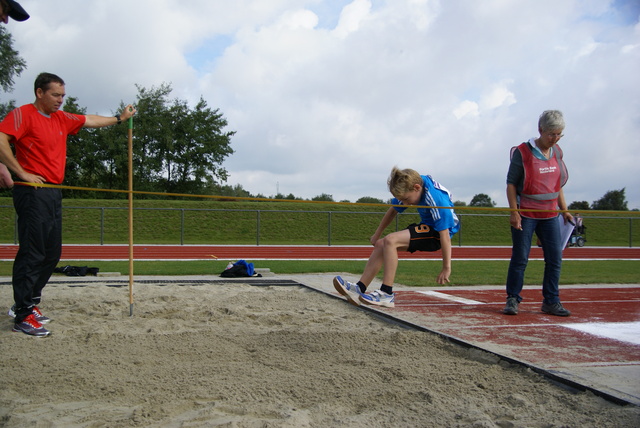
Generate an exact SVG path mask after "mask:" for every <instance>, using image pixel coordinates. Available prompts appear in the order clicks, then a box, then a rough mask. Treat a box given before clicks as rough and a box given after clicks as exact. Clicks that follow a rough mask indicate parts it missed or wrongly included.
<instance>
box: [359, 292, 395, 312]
mask: <svg viewBox="0 0 640 428" xmlns="http://www.w3.org/2000/svg"><path fill="white" fill-rule="evenodd" d="M395 300H396V295H395V294H394V293H391V294H387V293H385V292H384V291H382V290H376V291H374V292H373V293H363V294H361V295H360V301H361V302H362V303H366V304H367V305H376V306H384V307H385V308H393V307H394V306H395V305H396V304H395V303H394V302H395Z"/></svg>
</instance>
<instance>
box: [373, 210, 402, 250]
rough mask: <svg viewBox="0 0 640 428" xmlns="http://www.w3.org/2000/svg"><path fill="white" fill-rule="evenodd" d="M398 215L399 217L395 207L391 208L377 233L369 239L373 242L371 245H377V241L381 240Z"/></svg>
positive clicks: (383, 218)
mask: <svg viewBox="0 0 640 428" xmlns="http://www.w3.org/2000/svg"><path fill="white" fill-rule="evenodd" d="M397 215H398V211H396V210H395V208H393V207H389V209H388V210H387V212H386V213H385V214H384V217H382V220H380V224H379V225H378V228H377V229H376V231H375V233H374V234H373V236H371V238H370V239H369V242H371V245H375V244H376V241H377V240H378V239H380V237H381V236H382V234H383V233H384V230H385V229H386V228H387V226H389V225H390V224H391V222H392V221H393V219H394V218H396V216H397Z"/></svg>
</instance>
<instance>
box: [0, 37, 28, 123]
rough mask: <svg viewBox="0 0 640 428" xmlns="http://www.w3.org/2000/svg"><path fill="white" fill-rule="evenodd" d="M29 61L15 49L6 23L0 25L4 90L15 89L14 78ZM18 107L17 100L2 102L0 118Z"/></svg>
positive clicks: (1, 84)
mask: <svg viewBox="0 0 640 428" xmlns="http://www.w3.org/2000/svg"><path fill="white" fill-rule="evenodd" d="M26 67H27V63H26V62H25V60H24V59H22V57H20V56H19V52H18V51H16V50H14V49H13V38H12V37H11V34H10V33H9V32H7V29H6V27H5V26H4V25H0V88H2V91H3V92H11V91H12V90H13V79H14V78H15V77H17V76H20V74H21V73H22V72H23V71H24V69H25V68H26ZM14 108H16V105H15V102H14V101H13V100H9V101H7V102H1V103H0V119H2V118H4V117H5V116H6V115H7V113H9V112H10V111H11V110H13V109H14Z"/></svg>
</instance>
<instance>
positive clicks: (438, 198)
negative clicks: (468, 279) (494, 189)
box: [333, 167, 460, 308]
mask: <svg viewBox="0 0 640 428" xmlns="http://www.w3.org/2000/svg"><path fill="white" fill-rule="evenodd" d="M387 185H388V186H389V191H390V192H391V194H392V195H393V196H394V199H393V200H392V201H391V204H392V205H417V206H422V207H424V208H418V213H419V214H420V223H419V224H418V223H413V224H410V225H409V226H408V227H407V228H406V229H404V230H400V231H398V232H393V233H390V234H388V235H387V236H385V237H384V238H380V236H381V235H382V233H383V232H384V230H385V229H386V228H387V226H389V225H390V224H391V222H392V221H393V219H395V217H396V216H397V215H398V213H401V212H403V211H404V210H406V209H407V207H401V206H392V207H390V208H389V210H388V211H387V212H386V214H385V215H384V217H383V218H382V220H381V221H380V225H378V228H377V229H376V231H375V233H374V234H373V236H372V237H371V239H370V242H371V244H372V245H373V246H374V249H373V252H372V253H371V256H369V260H368V261H367V265H366V266H365V268H364V272H363V273H362V276H361V277H360V280H359V281H358V282H357V283H356V284H354V283H352V282H348V281H345V280H344V279H343V278H342V277H340V276H336V277H335V278H334V279H333V285H334V287H335V288H336V290H337V291H338V292H339V293H340V294H342V295H343V296H345V297H346V298H347V300H348V301H349V302H350V303H352V304H354V305H356V306H359V305H360V303H365V304H368V305H377V306H385V307H388V308H392V307H394V306H395V303H394V300H395V295H394V294H393V282H394V279H395V276H396V270H397V268H398V251H409V252H411V253H413V252H415V251H438V250H440V249H442V270H441V271H440V274H439V275H438V278H437V281H438V284H445V283H448V282H449V275H451V236H453V235H454V234H455V233H456V232H457V231H458V230H459V229H460V221H459V220H458V217H456V214H455V213H454V212H453V209H449V208H437V207H453V202H452V201H451V194H450V193H449V191H448V190H447V189H446V188H444V186H442V185H441V184H440V183H438V182H437V181H435V180H434V179H433V178H431V176H429V175H420V174H419V173H418V172H416V171H414V170H413V169H402V170H400V169H398V168H397V167H394V168H393V169H392V170H391V175H390V176H389V179H388V180H387ZM383 266H384V275H383V277H382V286H381V287H380V289H379V290H376V291H373V292H371V293H365V291H366V289H367V287H368V286H369V284H371V281H373V279H374V278H375V277H376V275H377V274H378V272H379V271H380V268H382V267H383Z"/></svg>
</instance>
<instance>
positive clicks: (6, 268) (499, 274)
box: [0, 260, 640, 287]
mask: <svg viewBox="0 0 640 428" xmlns="http://www.w3.org/2000/svg"><path fill="white" fill-rule="evenodd" d="M249 261H250V260H249ZM226 263H227V262H226V261H219V260H216V261H213V260H211V261H208V260H206V261H205V260H203V261H162V262H158V261H136V262H135V265H134V274H135V275H136V276H137V275H169V276H171V275H219V274H220V272H222V271H223V270H224V268H225V266H226ZM253 263H254V266H255V267H256V268H269V269H270V270H271V271H272V272H274V273H276V274H297V273H325V272H347V273H351V274H354V275H360V274H361V273H362V271H363V269H364V265H365V262H364V261H333V260H329V261H316V260H300V261H292V260H259V261H255V262H253ZM66 264H70V265H72V266H90V267H98V268H99V269H100V271H101V272H120V273H121V274H122V275H127V276H128V274H129V262H128V261H107V262H105V261H99V262H94V263H92V262H88V261H64V262H62V263H61V264H60V265H66ZM12 265H13V262H6V261H5V262H0V276H10V275H11V267H12ZM508 266H509V262H508V261H481V260H478V261H467V260H464V261H462V260H461V261H456V260H454V261H453V263H452V268H453V269H452V270H453V273H452V275H451V284H450V285H504V282H505V278H506V275H507V269H508ZM440 267H441V262H440V261H438V260H428V261H423V260H401V261H400V265H399V268H398V273H397V277H396V282H398V283H400V284H404V285H409V286H418V287H431V286H436V285H438V284H436V281H435V279H436V276H437V275H438V273H439V272H440ZM543 270H544V262H542V261H539V260H532V261H531V262H529V267H528V268H527V271H526V275H525V284H527V285H536V284H541V281H542V275H543ZM561 284H640V270H639V269H638V262H637V261H633V260H611V261H605V260H596V261H590V260H565V261H564V262H563V264H562V277H561Z"/></svg>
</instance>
